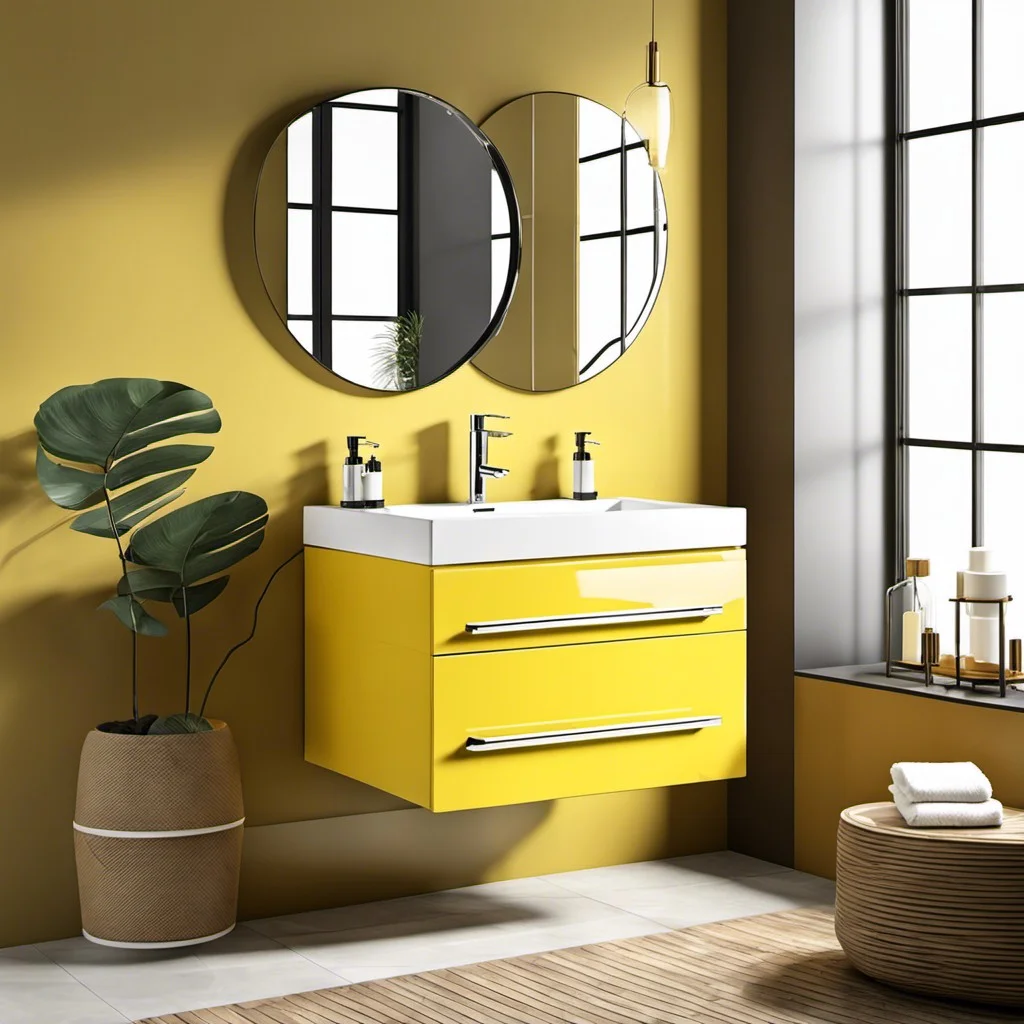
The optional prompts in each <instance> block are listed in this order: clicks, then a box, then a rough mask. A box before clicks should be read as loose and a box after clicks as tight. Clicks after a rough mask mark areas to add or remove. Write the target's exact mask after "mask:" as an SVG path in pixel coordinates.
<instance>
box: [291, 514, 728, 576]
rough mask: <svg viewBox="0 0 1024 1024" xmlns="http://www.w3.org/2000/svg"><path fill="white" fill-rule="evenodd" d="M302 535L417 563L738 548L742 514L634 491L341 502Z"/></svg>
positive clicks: (308, 521)
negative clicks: (380, 504) (357, 504)
mask: <svg viewBox="0 0 1024 1024" xmlns="http://www.w3.org/2000/svg"><path fill="white" fill-rule="evenodd" d="M303 540H304V542H305V543H306V544H308V545H311V546H313V547H319V548H334V549H336V550H338V551H352V552H355V553H356V554H361V555H376V556H377V557H379V558H393V559H395V560H397V561H400V562H417V563H419V564H420V565H466V564H470V563H473V562H515V561H525V560H532V559H539V558H585V557H590V556H595V555H625V554H640V553H643V552H648V551H687V550H696V549H698V548H729V547H742V546H743V545H744V544H746V541H747V513H746V509H742V508H727V507H725V506H721V505H685V504H681V503H677V502H671V501H648V500H645V499H642V498H598V499H596V500H594V501H574V500H572V499H571V498H557V499H554V500H550V501H504V502H496V503H494V504H484V505H468V504H458V505H456V504H452V505H393V506H391V507H390V508H379V509H347V508H338V507H337V506H334V505H310V506H307V507H306V508H305V510H304V515H303Z"/></svg>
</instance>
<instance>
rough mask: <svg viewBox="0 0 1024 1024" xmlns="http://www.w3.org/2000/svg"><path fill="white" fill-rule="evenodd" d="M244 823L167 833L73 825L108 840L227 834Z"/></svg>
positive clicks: (241, 820)
mask: <svg viewBox="0 0 1024 1024" xmlns="http://www.w3.org/2000/svg"><path fill="white" fill-rule="evenodd" d="M244 821H245V818H239V819H238V821H229V822H228V823H227V824H226V825H210V826H208V827H207V828H179V829H171V830H170V831H167V832H125V831H123V830H122V829H114V828H93V827H92V826H91V825H79V824H78V822H77V821H74V822H72V825H74V827H75V831H76V832H85V833H86V834H87V835H90V836H106V837H107V838H108V839H180V838H182V837H184V836H205V835H209V834H210V833H211V832H227V831H228V829H232V828H238V826H239V825H241V824H242V823H243V822H244Z"/></svg>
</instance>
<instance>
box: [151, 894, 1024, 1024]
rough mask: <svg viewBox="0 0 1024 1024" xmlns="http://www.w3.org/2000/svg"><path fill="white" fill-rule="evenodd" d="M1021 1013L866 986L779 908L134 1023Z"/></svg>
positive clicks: (746, 1019)
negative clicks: (758, 914) (638, 935)
mask: <svg viewBox="0 0 1024 1024" xmlns="http://www.w3.org/2000/svg"><path fill="white" fill-rule="evenodd" d="M921 955H922V956H927V955H928V951H927V950H922V951H921ZM1021 1019H1022V1016H1021V1013H1020V1012H1019V1011H1002V1010H996V1009H991V1010H989V1009H985V1008H981V1007H978V1008H973V1007H967V1006H961V1005H954V1004H949V1003H939V1002H933V1001H931V1000H927V999H918V998H916V997H914V996H909V995H904V994H902V993H899V992H897V991H895V990H893V989H889V988H886V987H884V986H882V985H879V984H876V983H875V982H872V981H870V980H869V979H867V978H865V977H863V976H862V975H860V974H858V973H856V972H855V971H854V970H853V969H852V968H850V967H849V965H848V964H847V963H846V960H845V958H844V956H843V953H842V951H841V950H840V948H839V945H838V943H837V942H836V938H835V932H834V930H833V925H832V914H831V912H828V911H825V910H791V911H785V912H783V913H779V914H766V915H764V916H762V917H749V918H744V919H741V920H736V921H722V922H718V923H716V924H709V925H701V926H699V927H696V928H686V929H683V930H681V931H676V932H665V933H662V934H658V935H649V936H644V937H643V938H635V939H622V940H619V941H617V942H604V943H600V944H599V945H593V946H580V947H577V948H575V949H561V950H556V951H554V952H551V953H539V954H536V955H533V956H524V957H517V958H516V959H514V960H495V961H491V962H488V963H481V964H473V965H471V966H468V967H455V968H451V969H449V970H443V971H431V972H430V973H427V974H414V975H409V976H406V977H401V978H389V979H387V980H383V981H372V982H367V983H365V984H361V985H349V986H345V987H342V988H333V989H325V990H323V991H320V992H306V993H303V994H301V995H294V996H284V997H281V998H276V999H260V1000H255V1001H253V1002H249V1003H236V1004H234V1005H232V1006H221V1007H215V1008H212V1009H207V1010H196V1011H193V1012H191V1013H177V1014H168V1015H167V1016H163V1017H152V1018H149V1019H148V1020H147V1021H145V1022H143V1024H565V1022H572V1024H638V1022H647V1024H662V1022H664V1024H712V1022H715V1024H719V1022H720V1024H980V1022H992V1021H1020V1020H1021Z"/></svg>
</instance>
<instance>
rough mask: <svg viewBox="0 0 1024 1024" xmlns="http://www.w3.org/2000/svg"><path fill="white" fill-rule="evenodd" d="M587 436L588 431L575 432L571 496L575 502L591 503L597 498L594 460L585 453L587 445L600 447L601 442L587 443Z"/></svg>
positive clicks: (588, 434)
mask: <svg viewBox="0 0 1024 1024" xmlns="http://www.w3.org/2000/svg"><path fill="white" fill-rule="evenodd" d="M589 436H590V431H589V430H577V431H576V451H575V452H573V455H572V496H573V498H574V499H575V500H576V501H593V500H594V498H596V497H597V485H596V483H595V482H594V460H593V458H591V455H590V452H588V451H587V445H588V444H596V445H600V443H601V442H600V441H588V440H587V438H588V437H589Z"/></svg>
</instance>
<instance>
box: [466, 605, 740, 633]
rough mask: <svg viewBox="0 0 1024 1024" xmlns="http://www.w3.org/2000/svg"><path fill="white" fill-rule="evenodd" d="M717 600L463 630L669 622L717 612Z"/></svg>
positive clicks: (470, 625)
mask: <svg viewBox="0 0 1024 1024" xmlns="http://www.w3.org/2000/svg"><path fill="white" fill-rule="evenodd" d="M724 611H725V609H724V608H723V607H722V605H720V604H706V605H698V606H696V607H694V608H636V609H627V610H626V611H619V612H587V613H585V614H583V615H542V616H541V617H540V618H536V619H493V620H492V621H490V622H467V623H466V632H467V633H472V634H474V635H475V634H482V633H526V632H529V631H532V630H535V629H575V628H577V627H580V626H623V625H634V624H637V623H641V624H642V623H644V622H669V621H672V620H678V619H706V618H708V617H709V616H711V615H721V614H722V612H724Z"/></svg>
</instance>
